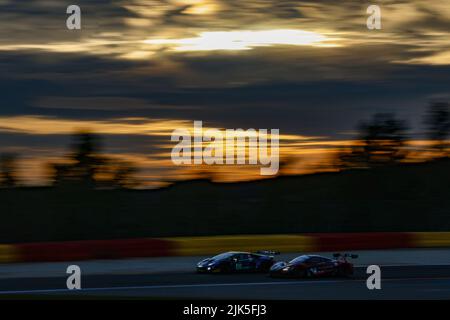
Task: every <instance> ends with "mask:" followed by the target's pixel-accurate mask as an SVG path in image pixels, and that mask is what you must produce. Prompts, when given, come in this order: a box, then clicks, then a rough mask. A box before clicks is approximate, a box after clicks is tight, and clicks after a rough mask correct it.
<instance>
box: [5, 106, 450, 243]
mask: <svg viewBox="0 0 450 320" xmlns="http://www.w3.org/2000/svg"><path fill="white" fill-rule="evenodd" d="M425 118H426V120H425V121H426V123H428V125H429V127H428V129H429V130H428V135H429V137H433V138H434V139H433V141H435V143H434V145H433V146H431V147H432V149H433V150H427V152H430V151H432V152H434V153H435V154H436V157H435V158H434V160H433V161H428V162H427V163H409V164H403V162H402V161H403V160H404V159H405V157H407V154H406V152H407V151H408V150H407V147H406V146H405V144H406V141H407V138H406V126H405V124H404V122H402V121H400V120H397V119H395V117H394V116H392V115H386V114H384V115H376V116H374V117H373V118H372V120H370V121H368V122H363V123H361V124H360V126H359V135H360V137H359V138H360V139H361V141H362V143H360V144H358V145H355V146H352V147H351V148H350V149H348V150H343V151H342V152H341V153H340V154H339V156H337V157H336V165H337V166H339V167H340V168H343V169H344V170H341V171H340V172H332V173H323V174H313V175H299V176H287V175H285V176H279V177H278V178H277V179H267V180H259V181H253V182H243V183H230V184H223V183H221V184H218V183H212V182H211V181H208V180H192V181H185V182H180V183H176V184H173V185H171V186H170V187H168V188H161V189H157V190H151V191H132V192H131V191H130V190H129V189H130V188H132V186H131V185H130V184H128V183H130V181H133V180H132V179H131V178H130V176H131V175H132V172H133V171H132V170H133V169H132V168H130V167H131V166H129V165H128V164H124V163H121V162H119V163H117V162H114V161H113V162H111V161H110V159H106V158H102V157H101V156H100V155H99V154H98V153H97V152H94V151H95V147H93V145H94V140H93V137H94V136H92V135H90V134H83V135H78V136H77V137H78V140H76V143H75V144H74V147H73V151H72V155H71V158H72V159H75V160H73V161H72V163H69V164H67V165H62V167H58V165H54V170H55V179H56V180H55V185H57V186H60V187H53V188H13V187H12V188H4V189H3V190H1V191H0V217H1V221H2V223H0V243H17V242H40V241H66V240H92V239H120V238H138V237H171V236H207V235H229V234H290V233H315V232H400V231H408V232H409V231H450V197H449V196H448V195H449V194H450V183H449V181H450V157H448V154H447V146H446V138H447V136H448V130H449V113H448V105H446V104H434V105H433V106H432V107H430V109H429V111H428V113H427V116H426V117H425ZM432 129H433V130H432ZM99 166H102V170H106V168H110V169H109V170H110V171H109V174H110V178H109V180H107V181H112V182H113V184H111V183H110V182H108V184H109V185H113V186H114V187H112V188H106V190H102V188H96V187H97V186H98V185H99V182H98V181H95V180H94V179H93V178H94V177H95V175H96V174H98V171H96V170H98V167H99ZM354 168H370V169H369V170H359V169H358V170H353V169H354ZM58 177H60V178H59V179H61V180H59V181H58V179H57V178H58ZM80 177H82V179H81V178H80ZM125 183H126V184H125ZM64 185H67V187H64ZM69 185H71V186H73V185H75V186H80V185H82V186H83V187H70V186H69ZM93 190H95V192H94V191H93Z"/></svg>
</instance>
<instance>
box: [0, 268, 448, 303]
mask: <svg viewBox="0 0 450 320" xmlns="http://www.w3.org/2000/svg"><path fill="white" fill-rule="evenodd" d="M381 268H382V289H381V290H373V291H371V290H368V289H367V287H366V278H367V275H366V273H365V271H366V268H364V267H357V268H356V270H355V275H354V277H352V278H350V279H340V278H326V279H307V280H299V279H272V278H269V277H268V276H267V275H265V274H230V275H204V274H202V275H200V274H195V273H193V272H188V273H165V274H134V275H130V274H126V275H125V274H124V275H120V274H114V275H112V274H109V275H86V276H83V277H82V288H83V289H82V290H81V291H78V292H74V291H68V290H67V289H65V288H66V277H50V278H22V279H21V278H15V279H14V278H5V279H0V299H2V298H5V297H6V298H11V296H12V297H14V295H27V296H30V295H31V296H37V295H46V296H47V295H50V296H56V297H61V296H66V295H77V296H80V295H81V296H85V295H88V296H95V297H136V298H195V299H197V298H200V299H283V300H291V299H450V266H445V265H439V266H384V267H383V266H382V267H381Z"/></svg>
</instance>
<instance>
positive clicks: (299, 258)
mask: <svg viewBox="0 0 450 320" xmlns="http://www.w3.org/2000/svg"><path fill="white" fill-rule="evenodd" d="M308 258H309V256H300V257H297V258H295V259H293V260H291V261H290V262H289V263H299V262H305V261H306V260H308Z"/></svg>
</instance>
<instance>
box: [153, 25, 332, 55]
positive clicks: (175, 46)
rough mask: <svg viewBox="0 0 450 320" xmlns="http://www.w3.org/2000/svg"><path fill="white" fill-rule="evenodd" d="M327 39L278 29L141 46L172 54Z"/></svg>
mask: <svg viewBox="0 0 450 320" xmlns="http://www.w3.org/2000/svg"><path fill="white" fill-rule="evenodd" d="M326 40H328V38H327V37H325V36H323V35H321V34H318V33H315V32H310V31H303V30H293V29H279V30H265V31H212V32H201V33H200V34H199V35H198V36H197V37H194V38H182V39H148V40H145V41H144V43H146V44H151V45H167V46H169V47H171V48H172V50H174V51H212V50H251V49H252V48H254V47H269V46H275V45H292V46H304V45H320V44H321V43H322V42H324V41H326Z"/></svg>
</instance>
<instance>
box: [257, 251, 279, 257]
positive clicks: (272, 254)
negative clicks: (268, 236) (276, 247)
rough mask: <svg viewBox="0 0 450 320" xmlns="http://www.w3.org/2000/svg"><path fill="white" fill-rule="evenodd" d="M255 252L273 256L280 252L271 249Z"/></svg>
mask: <svg viewBox="0 0 450 320" xmlns="http://www.w3.org/2000/svg"><path fill="white" fill-rule="evenodd" d="M255 253H258V254H265V255H270V256H274V255H279V254H280V252H279V251H273V250H258V251H256V252H255Z"/></svg>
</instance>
